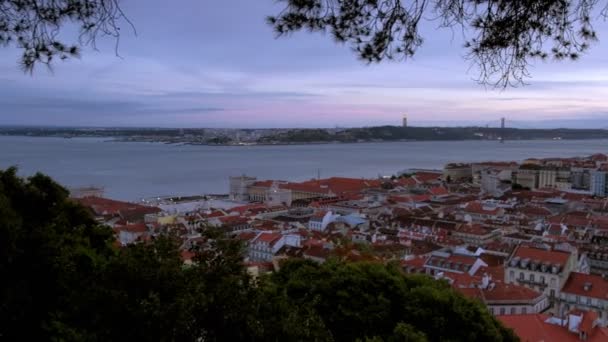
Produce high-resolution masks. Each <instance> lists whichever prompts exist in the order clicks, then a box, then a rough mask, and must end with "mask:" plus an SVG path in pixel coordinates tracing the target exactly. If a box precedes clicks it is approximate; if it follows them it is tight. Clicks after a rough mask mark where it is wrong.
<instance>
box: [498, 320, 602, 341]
mask: <svg viewBox="0 0 608 342" xmlns="http://www.w3.org/2000/svg"><path fill="white" fill-rule="evenodd" d="M497 318H498V319H499V320H500V321H501V322H502V323H503V324H504V325H505V326H506V327H507V328H511V329H513V330H514V331H515V334H517V336H519V338H520V339H521V341H522V342H549V341H556V342H558V341H559V342H570V341H572V342H574V341H580V339H579V336H578V334H575V333H571V332H570V331H568V327H567V326H560V325H556V324H551V323H546V322H545V321H546V320H547V319H548V318H549V317H548V316H546V315H542V314H529V315H502V316H498V317H497ZM586 341H588V342H601V341H608V329H606V328H601V327H596V328H595V329H593V330H592V332H591V334H589V336H588V338H587V340H586Z"/></svg>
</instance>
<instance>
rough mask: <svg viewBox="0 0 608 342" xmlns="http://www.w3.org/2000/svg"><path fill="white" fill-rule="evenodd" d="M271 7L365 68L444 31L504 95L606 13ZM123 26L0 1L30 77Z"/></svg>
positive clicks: (568, 1)
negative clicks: (460, 41)
mask: <svg viewBox="0 0 608 342" xmlns="http://www.w3.org/2000/svg"><path fill="white" fill-rule="evenodd" d="M278 2H279V3H281V4H282V5H283V6H282V10H281V11H280V12H279V13H278V14H276V15H274V16H270V17H268V22H269V24H270V25H272V26H273V28H274V29H275V30H276V32H277V33H278V34H279V35H285V34H289V33H291V32H294V31H298V30H301V29H308V30H311V31H322V32H327V31H328V32H330V33H331V34H332V35H333V37H334V38H335V40H337V41H338V42H345V43H348V44H350V45H351V46H352V48H353V50H354V51H355V53H356V54H357V55H358V56H359V57H360V58H361V59H363V60H365V61H367V62H380V61H382V60H385V59H396V60H402V59H407V58H410V57H412V56H414V55H415V54H416V52H417V50H418V48H419V47H420V46H422V44H423V43H424V37H423V33H422V31H423V29H422V28H423V27H424V26H425V25H426V26H428V27H431V28H433V27H439V28H449V29H451V30H452V32H453V33H457V34H461V35H462V36H463V37H464V40H465V41H466V44H465V48H466V49H467V57H468V58H469V59H470V61H472V62H473V63H474V64H475V65H477V66H478V68H479V72H480V74H479V81H480V82H482V83H484V84H494V85H497V86H503V87H504V86H508V85H518V84H521V83H523V82H524V81H525V79H526V77H529V73H528V65H529V62H530V61H531V60H534V59H546V58H548V57H553V58H555V59H557V60H562V59H572V60H575V59H578V58H579V57H580V55H581V53H584V52H585V51H586V50H587V49H588V48H589V46H590V44H591V43H592V42H594V41H596V40H597V39H598V37H597V34H596V32H595V31H594V28H593V19H595V18H598V17H599V16H603V17H604V18H606V14H607V10H606V9H607V7H606V6H607V4H606V2H605V1H603V0H536V1H512V0H415V1H405V0H279V1H278ZM121 24H122V26H124V25H127V26H131V27H133V25H131V23H130V22H129V20H128V18H127V16H125V14H124V13H123V12H122V10H121V8H120V6H119V0H53V1H49V0H3V1H0V44H5V45H9V44H13V45H14V46H16V47H17V48H19V49H21V50H22V51H23V53H22V57H21V65H22V67H23V68H24V70H26V71H30V72H31V71H32V70H33V68H34V66H35V65H36V64H39V63H42V64H46V65H49V66H50V65H52V63H53V62H54V61H56V60H58V59H67V58H70V57H74V56H78V55H79V46H83V45H92V46H95V41H96V39H97V37H98V36H110V37H113V38H114V39H116V42H117V44H118V38H119V36H120V33H121V31H120V26H121ZM66 26H68V27H74V26H76V27H77V28H78V29H79V35H78V38H76V39H75V42H65V41H64V39H65V38H66V35H65V32H69V31H70V30H69V29H68V30H66V29H65V27H66ZM426 31H429V30H428V28H427V30H426ZM62 33H63V35H61V34H62ZM60 37H61V38H60Z"/></svg>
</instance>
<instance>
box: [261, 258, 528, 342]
mask: <svg viewBox="0 0 608 342" xmlns="http://www.w3.org/2000/svg"><path fill="white" fill-rule="evenodd" d="M264 281H265V282H263V284H262V286H261V288H263V289H264V290H265V291H266V292H265V295H266V296H269V295H270V296H271V298H272V300H266V301H264V302H267V303H281V304H282V305H284V306H283V308H282V309H284V310H285V311H286V312H285V314H283V315H281V316H282V317H286V316H288V315H289V314H294V309H295V310H296V311H295V312H296V313H295V315H296V317H297V320H299V321H305V322H310V323H309V324H310V325H311V326H313V327H315V329H314V331H315V332H316V334H317V335H316V336H314V337H323V339H325V338H327V339H329V340H334V341H354V340H357V339H362V340H364V339H372V340H383V341H390V340H397V341H404V340H405V341H407V340H408V338H409V340H411V341H424V340H430V341H513V340H515V339H516V338H515V337H514V336H513V334H512V333H511V332H510V331H509V330H506V329H505V328H503V327H502V326H501V325H500V324H499V323H498V322H497V321H496V319H494V318H493V317H492V316H490V315H489V314H488V312H487V309H486V308H485V307H483V306H482V305H481V304H479V303H476V302H471V301H469V300H468V299H465V298H464V297H462V296H461V295H459V294H457V293H455V292H454V291H452V290H451V289H450V288H449V285H448V284H447V283H443V282H437V281H434V280H433V279H431V278H429V277H427V276H423V275H420V276H404V275H403V274H402V272H401V271H400V270H399V269H398V268H397V267H395V266H392V265H389V266H383V265H379V264H372V263H350V264H345V263H341V262H328V263H325V264H322V265H319V264H316V263H313V262H311V261H301V260H295V261H289V262H287V263H286V264H284V265H283V267H282V269H281V271H280V272H277V273H275V274H273V275H272V276H270V278H269V279H266V280H264ZM276 298H280V299H279V300H277V299H276ZM277 310H278V311H277ZM270 311H271V312H280V309H277V308H274V307H273V308H271V310H270ZM294 318H295V317H294ZM287 323H289V322H287ZM285 326H286V327H290V325H289V324H286V325H284V327H285ZM294 331H295V332H294ZM320 332H324V333H323V334H320ZM291 333H299V332H298V330H293V329H284V331H279V332H277V333H275V334H273V335H276V334H278V335H279V336H280V337H281V338H280V339H281V340H298V339H302V338H303V339H309V338H310V336H291V335H290V334H291ZM404 336H407V338H404ZM304 337H306V338H304Z"/></svg>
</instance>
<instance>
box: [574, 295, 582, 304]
mask: <svg viewBox="0 0 608 342" xmlns="http://www.w3.org/2000/svg"><path fill="white" fill-rule="evenodd" d="M576 302H577V303H579V304H581V303H582V302H583V301H582V300H581V297H580V296H576Z"/></svg>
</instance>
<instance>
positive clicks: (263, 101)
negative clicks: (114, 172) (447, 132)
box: [0, 0, 608, 128]
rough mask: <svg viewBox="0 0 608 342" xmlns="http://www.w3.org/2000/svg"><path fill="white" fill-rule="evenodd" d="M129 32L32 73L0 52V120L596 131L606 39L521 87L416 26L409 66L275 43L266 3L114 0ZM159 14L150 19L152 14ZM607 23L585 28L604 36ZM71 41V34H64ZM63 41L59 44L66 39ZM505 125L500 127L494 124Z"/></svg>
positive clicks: (604, 83)
mask: <svg viewBox="0 0 608 342" xmlns="http://www.w3.org/2000/svg"><path fill="white" fill-rule="evenodd" d="M123 9H124V11H125V13H126V14H127V15H128V16H129V18H130V19H131V20H132V21H133V23H134V24H135V26H136V28H137V31H138V35H137V36H135V35H134V34H133V33H132V32H131V30H130V29H129V28H128V27H127V26H126V25H122V30H121V31H122V36H121V41H120V46H119V53H120V55H121V56H122V57H121V58H119V57H116V56H115V55H114V41H113V40H111V39H101V40H100V41H99V44H98V46H99V51H98V52H97V51H92V50H91V49H86V50H85V51H84V52H83V56H82V58H81V59H79V60H71V61H68V62H58V63H57V64H56V65H55V67H54V71H53V72H52V73H50V72H48V71H47V70H45V69H44V68H38V69H37V70H36V71H35V73H34V75H33V76H30V75H26V74H24V73H23V72H21V71H20V70H19V68H18V66H17V59H18V54H19V51H17V50H16V49H15V48H12V47H9V48H2V49H0V58H1V61H0V71H1V72H2V74H1V75H2V76H0V106H2V108H3V110H2V112H3V114H2V115H0V125H60V126H131V127H134V126H155V127H184V128H188V127H210V128H215V127H226V128H262V127H268V128H275V127H285V128H312V127H322V128H330V127H335V126H336V125H337V126H344V127H347V126H351V127H359V126H380V125H399V123H400V120H401V116H402V115H403V114H407V115H408V118H409V122H410V123H411V125H413V126H433V125H435V126H446V125H450V126H454V125H460V126H467V125H471V124H473V123H474V124H476V125H480V126H485V125H486V124H491V125H494V126H497V125H498V120H499V119H500V118H501V117H507V119H508V120H510V121H511V122H513V123H517V125H513V126H514V127H518V128H529V127H526V126H530V127H538V128H556V127H570V128H583V127H584V128H598V127H599V128H602V127H608V57H606V56H608V44H606V43H604V44H602V42H601V41H600V42H599V43H598V44H594V45H593V46H592V49H591V51H590V52H589V53H588V54H586V55H583V56H582V58H581V59H580V60H579V61H577V62H569V61H563V62H559V63H554V62H551V61H549V62H539V63H536V64H535V65H534V66H532V67H531V73H532V76H533V78H532V79H530V80H528V82H529V83H530V85H528V86H525V87H520V88H510V89H506V90H504V91H499V90H487V89H485V88H484V87H483V86H480V85H478V84H477V83H476V82H475V81H474V80H473V78H475V76H476V72H475V70H474V69H473V70H469V67H470V65H469V63H468V62H467V61H465V60H464V59H463V58H462V55H463V54H464V53H465V50H464V49H463V48H462V39H461V37H460V36H459V35H457V34H454V33H453V32H451V31H450V30H446V29H443V30H435V29H434V28H435V27H437V25H438V23H436V22H425V23H424V25H423V29H422V33H423V35H424V37H425V39H426V41H425V44H424V45H423V46H422V47H421V49H420V50H419V51H418V54H417V55H416V57H415V58H413V59H412V60H409V61H407V62H386V63H382V64H379V65H366V64H365V63H362V62H360V61H358V60H357V58H356V56H355V55H354V54H353V53H352V52H351V50H350V48H349V47H347V46H344V45H340V44H335V43H334V42H333V41H332V39H331V38H329V37H323V36H322V35H321V34H311V33H307V32H301V33H298V34H294V35H293V36H292V37H289V38H281V39H275V35H274V34H273V32H272V29H271V28H270V27H269V26H267V25H266V24H265V21H264V19H265V16H267V15H271V14H275V13H277V11H278V9H279V8H278V7H277V5H276V3H275V2H274V1H272V0H266V1H256V2H255V3H254V2H252V1H248V0H226V1H221V2H219V1H216V2H201V1H195V0H187V1H184V2H182V3H180V5H179V6H176V5H175V3H173V2H169V1H166V0H150V1H147V2H146V6H138V5H137V3H136V2H134V1H125V2H123ZM161 14H162V19H159V16H160V15H161ZM607 25H608V23H606V22H604V21H602V20H599V21H597V23H596V25H595V28H596V30H597V32H598V35H599V38H600V40H601V39H602V38H605V37H608V27H607ZM70 38H72V37H70ZM68 41H71V40H68ZM508 122H509V121H508Z"/></svg>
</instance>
